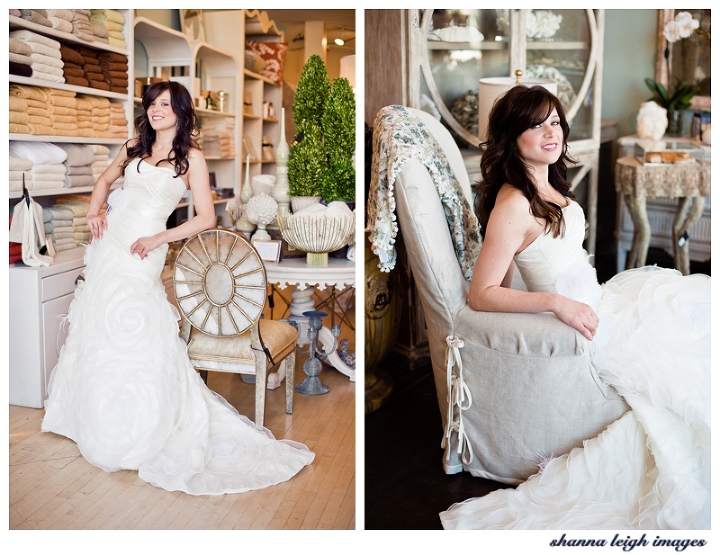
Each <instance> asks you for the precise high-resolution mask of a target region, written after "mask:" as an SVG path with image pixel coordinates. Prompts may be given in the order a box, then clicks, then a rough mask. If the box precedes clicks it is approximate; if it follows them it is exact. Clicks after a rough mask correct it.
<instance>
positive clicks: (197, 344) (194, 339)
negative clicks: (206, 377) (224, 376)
mask: <svg viewBox="0 0 720 555" xmlns="http://www.w3.org/2000/svg"><path fill="white" fill-rule="evenodd" d="M259 325H260V337H261V338H262V341H263V343H264V344H265V347H267V349H268V350H269V351H270V356H271V357H272V359H273V360H274V361H275V363H276V364H277V363H279V362H280V361H281V360H282V359H283V358H285V357H286V356H287V355H289V354H290V353H291V352H292V351H293V350H294V349H295V341H296V340H297V330H295V328H294V327H292V326H291V325H290V324H287V323H285V322H278V321H276V320H268V319H265V318H263V319H261V320H260V321H259ZM188 356H189V357H190V360H191V361H192V364H193V366H194V367H195V368H197V369H202V370H217V371H220V372H234V373H239V374H254V373H255V351H254V349H253V347H252V343H251V339H250V332H249V331H247V332H245V333H243V334H241V335H238V336H231V337H217V336H213V335H208V334H206V333H202V332H201V331H199V330H197V329H195V328H193V330H192V335H191V336H190V342H189V343H188Z"/></svg>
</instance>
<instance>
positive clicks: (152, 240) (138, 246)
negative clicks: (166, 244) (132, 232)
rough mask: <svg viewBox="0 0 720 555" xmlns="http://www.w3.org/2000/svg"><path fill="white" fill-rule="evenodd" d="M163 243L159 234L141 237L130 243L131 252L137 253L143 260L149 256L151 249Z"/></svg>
mask: <svg viewBox="0 0 720 555" xmlns="http://www.w3.org/2000/svg"><path fill="white" fill-rule="evenodd" d="M162 244H163V242H162V239H159V238H158V236H157V235H153V236H152V237H140V239H138V240H137V241H135V242H134V243H133V244H132V245H130V254H137V255H139V256H140V259H141V260H145V257H147V255H148V253H149V252H150V251H152V250H155V249H156V248H158V247H159V246H160V245H162Z"/></svg>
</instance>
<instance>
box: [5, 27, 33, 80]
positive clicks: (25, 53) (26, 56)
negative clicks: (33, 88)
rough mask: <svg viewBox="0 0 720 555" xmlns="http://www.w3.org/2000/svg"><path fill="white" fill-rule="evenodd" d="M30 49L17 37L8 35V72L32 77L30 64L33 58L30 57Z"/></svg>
mask: <svg viewBox="0 0 720 555" xmlns="http://www.w3.org/2000/svg"><path fill="white" fill-rule="evenodd" d="M30 54H32V49H31V48H30V47H29V46H28V45H27V44H25V43H24V42H23V41H21V40H19V39H15V38H13V37H10V50H9V53H8V59H9V61H10V74H11V75H21V76H23V77H32V74H33V70H32V68H31V67H30V65H31V64H32V63H33V59H32V58H31V57H30Z"/></svg>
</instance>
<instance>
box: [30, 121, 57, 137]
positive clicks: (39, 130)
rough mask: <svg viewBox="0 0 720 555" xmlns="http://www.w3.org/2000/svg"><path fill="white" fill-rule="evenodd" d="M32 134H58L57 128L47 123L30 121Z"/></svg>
mask: <svg viewBox="0 0 720 555" xmlns="http://www.w3.org/2000/svg"><path fill="white" fill-rule="evenodd" d="M28 127H29V128H30V134H31V135H56V133H55V129H53V128H52V127H49V126H47V125H39V124H37V123H28Z"/></svg>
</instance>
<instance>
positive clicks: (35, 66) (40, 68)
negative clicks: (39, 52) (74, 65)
mask: <svg viewBox="0 0 720 555" xmlns="http://www.w3.org/2000/svg"><path fill="white" fill-rule="evenodd" d="M30 67H31V68H32V70H33V77H36V78H37V76H38V73H42V74H44V75H54V76H55V77H60V78H62V83H64V82H65V73H63V70H62V69H61V68H59V67H52V66H49V65H47V64H41V63H40V62H33V63H31V64H30Z"/></svg>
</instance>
